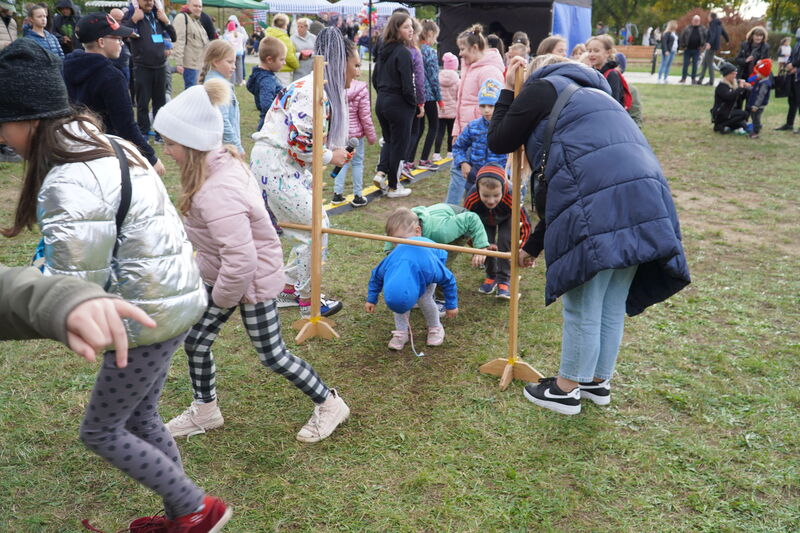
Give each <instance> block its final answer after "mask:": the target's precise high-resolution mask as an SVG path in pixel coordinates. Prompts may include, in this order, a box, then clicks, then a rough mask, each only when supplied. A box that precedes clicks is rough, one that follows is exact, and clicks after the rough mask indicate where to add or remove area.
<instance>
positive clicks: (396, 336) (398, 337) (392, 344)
mask: <svg viewBox="0 0 800 533" xmlns="http://www.w3.org/2000/svg"><path fill="white" fill-rule="evenodd" d="M407 342H408V330H402V331H401V330H399V329H395V330H392V340H390V341H389V349H390V350H396V351H399V350H402V349H403V347H404V346H405V345H406V343H407Z"/></svg>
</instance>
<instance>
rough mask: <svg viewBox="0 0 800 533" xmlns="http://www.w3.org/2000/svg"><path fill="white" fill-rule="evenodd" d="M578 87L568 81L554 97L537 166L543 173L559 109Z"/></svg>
mask: <svg viewBox="0 0 800 533" xmlns="http://www.w3.org/2000/svg"><path fill="white" fill-rule="evenodd" d="M578 89H579V87H578V85H577V84H575V83H570V84H569V85H567V86H566V87H565V88H564V90H563V91H561V94H559V95H558V98H557V99H556V103H555V104H554V105H553V110H552V111H550V117H549V118H548V119H547V126H546V127H545V130H544V140H543V142H542V155H541V158H540V165H539V168H540V169H541V172H542V174H544V169H545V167H546V166H547V156H548V154H549V152H550V142H551V141H552V140H553V132H554V131H555V129H556V122H558V115H560V114H561V110H562V109H564V106H565V105H567V102H568V101H569V99H570V97H572V94H573V93H574V92H575V91H577V90H578Z"/></svg>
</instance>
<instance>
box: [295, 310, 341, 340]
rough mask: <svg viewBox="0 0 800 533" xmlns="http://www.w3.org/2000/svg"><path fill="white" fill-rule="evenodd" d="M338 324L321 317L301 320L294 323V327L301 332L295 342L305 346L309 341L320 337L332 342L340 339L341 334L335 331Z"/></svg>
mask: <svg viewBox="0 0 800 533" xmlns="http://www.w3.org/2000/svg"><path fill="white" fill-rule="evenodd" d="M335 325H336V323H335V322H334V321H333V320H330V319H328V318H324V317H321V316H316V317H311V318H301V319H300V320H296V321H294V322H292V327H293V328H294V329H296V330H300V332H299V333H298V334H297V337H295V338H294V342H296V343H297V344H303V343H304V342H305V341H307V340H308V339H312V338H314V337H320V338H322V339H327V340H332V339H338V338H339V334H338V333H336V330H334V329H333V326H335Z"/></svg>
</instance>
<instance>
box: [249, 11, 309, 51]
mask: <svg viewBox="0 0 800 533" xmlns="http://www.w3.org/2000/svg"><path fill="white" fill-rule="evenodd" d="M298 24H302V25H304V26H311V19H309V18H308V17H300V18H299V19H297V20H296V21H295V23H294V25H295V26H297V25H298ZM259 50H260V48H259Z"/></svg>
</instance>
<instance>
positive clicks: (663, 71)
mask: <svg viewBox="0 0 800 533" xmlns="http://www.w3.org/2000/svg"><path fill="white" fill-rule="evenodd" d="M677 27H678V22H677V21H675V20H670V21H669V22H667V29H666V30H664V34H663V35H662V36H661V67H659V69H658V81H659V83H664V84H667V83H669V81H667V80H668V78H669V69H670V67H671V66H672V62H673V61H674V60H675V55H676V54H677V53H678V36H677V35H676V34H675V29H676V28H677Z"/></svg>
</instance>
